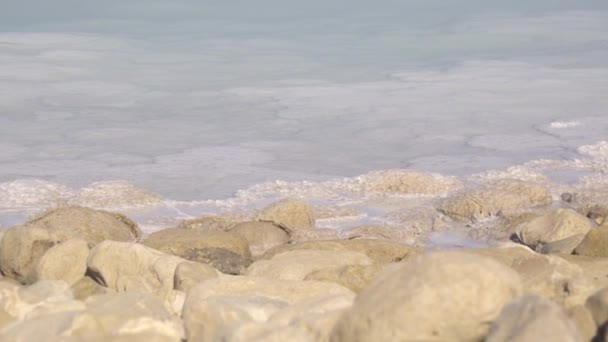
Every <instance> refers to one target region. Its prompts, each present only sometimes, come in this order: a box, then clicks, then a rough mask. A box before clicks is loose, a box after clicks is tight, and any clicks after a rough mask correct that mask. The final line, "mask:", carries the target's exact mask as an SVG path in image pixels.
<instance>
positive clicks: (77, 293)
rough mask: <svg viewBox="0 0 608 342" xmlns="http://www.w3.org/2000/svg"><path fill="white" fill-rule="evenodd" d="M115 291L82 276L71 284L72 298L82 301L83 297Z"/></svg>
mask: <svg viewBox="0 0 608 342" xmlns="http://www.w3.org/2000/svg"><path fill="white" fill-rule="evenodd" d="M112 292H115V291H114V290H112V289H110V288H107V287H105V286H101V285H99V284H98V283H97V282H96V281H95V280H93V278H91V277H88V276H84V277H82V278H80V279H78V280H77V281H76V282H75V283H74V284H72V293H73V294H74V299H76V300H80V301H84V300H85V299H87V298H89V297H91V296H96V295H103V294H108V293H112Z"/></svg>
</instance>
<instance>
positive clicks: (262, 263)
mask: <svg viewBox="0 0 608 342" xmlns="http://www.w3.org/2000/svg"><path fill="white" fill-rule="evenodd" d="M372 263H373V261H372V260H371V259H370V258H368V257H367V256H366V255H365V254H362V253H358V252H352V251H332V250H295V251H289V252H283V253H280V254H276V255H275V256H273V257H272V259H268V260H258V261H256V262H254V263H253V264H251V266H249V268H248V269H247V272H246V274H247V275H248V276H253V277H267V278H273V279H283V280H303V279H304V278H305V277H306V275H308V274H309V273H311V272H313V271H316V270H320V269H325V268H334V267H340V266H346V265H370V264H372Z"/></svg>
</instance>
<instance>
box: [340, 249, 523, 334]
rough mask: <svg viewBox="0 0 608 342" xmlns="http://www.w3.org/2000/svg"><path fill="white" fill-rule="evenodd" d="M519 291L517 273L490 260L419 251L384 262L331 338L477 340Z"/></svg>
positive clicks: (479, 257) (455, 254)
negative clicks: (384, 266) (390, 263)
mask: <svg viewBox="0 0 608 342" xmlns="http://www.w3.org/2000/svg"><path fill="white" fill-rule="evenodd" d="M521 291H522V289H521V280H520V278H519V276H518V275H517V273H516V272H515V271H513V270H511V269H510V268H508V267H506V266H503V265H502V264H500V263H498V262H496V261H494V260H492V259H489V258H485V257H481V256H477V255H473V254H468V253H456V252H440V253H431V254H426V255H421V256H418V257H414V258H412V259H408V260H406V261H404V262H402V263H400V264H398V265H397V266H395V267H388V268H387V269H385V270H384V271H383V272H382V274H380V275H379V276H378V277H377V278H376V279H375V280H374V281H373V282H372V284H370V285H369V286H368V287H367V288H365V290H363V292H362V293H360V294H359V296H358V297H357V299H356V301H355V304H354V306H353V307H352V308H351V309H350V310H348V311H347V312H346V313H345V314H344V315H343V316H342V317H341V318H340V319H339V321H338V323H337V324H336V326H335V327H334V329H333V331H332V335H331V341H349V342H350V341H354V342H356V341H399V340H401V341H403V340H460V341H468V340H479V339H481V338H482V337H483V336H485V335H486V333H487V329H488V328H489V323H490V322H491V321H493V320H494V319H495V318H496V317H497V316H498V314H499V313H500V311H501V309H502V307H503V305H504V304H506V303H508V302H509V301H511V300H512V299H513V298H515V297H516V296H518V295H519V294H520V293H521ZM421 308H432V309H428V310H422V309H421Z"/></svg>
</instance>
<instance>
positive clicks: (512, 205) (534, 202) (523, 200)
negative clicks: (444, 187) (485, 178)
mask: <svg viewBox="0 0 608 342" xmlns="http://www.w3.org/2000/svg"><path fill="white" fill-rule="evenodd" d="M551 202H552V197H551V192H550V191H549V189H547V188H546V187H544V186H542V185H540V184H536V183H528V182H522V181H513V180H503V181H498V182H495V183H493V184H489V185H486V186H484V187H482V188H480V189H475V190H468V191H465V192H463V193H460V194H456V195H454V196H450V197H448V198H446V199H445V200H444V201H443V202H442V203H441V204H440V205H439V208H438V210H439V211H440V212H442V213H443V214H445V215H447V216H449V217H450V218H452V219H454V220H457V221H468V222H476V221H479V220H481V219H484V218H488V217H491V216H499V215H513V214H517V213H518V212H519V211H523V210H527V209H530V208H537V207H545V206H548V205H550V204H551Z"/></svg>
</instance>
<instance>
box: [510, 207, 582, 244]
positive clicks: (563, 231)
mask: <svg viewBox="0 0 608 342" xmlns="http://www.w3.org/2000/svg"><path fill="white" fill-rule="evenodd" d="M589 230H591V222H589V219H588V218H586V217H585V216H583V215H581V214H579V213H577V212H576V211H574V210H571V209H557V210H554V211H551V212H548V213H546V214H543V215H542V216H540V217H537V218H535V219H532V220H531V221H529V222H527V223H525V224H523V225H522V226H521V228H520V229H519V231H518V232H517V236H518V238H519V240H520V241H522V242H523V243H524V244H526V245H528V246H530V247H531V248H536V246H538V245H544V244H547V243H551V242H555V241H559V240H562V239H566V238H569V237H571V236H573V235H578V234H587V232H589Z"/></svg>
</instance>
